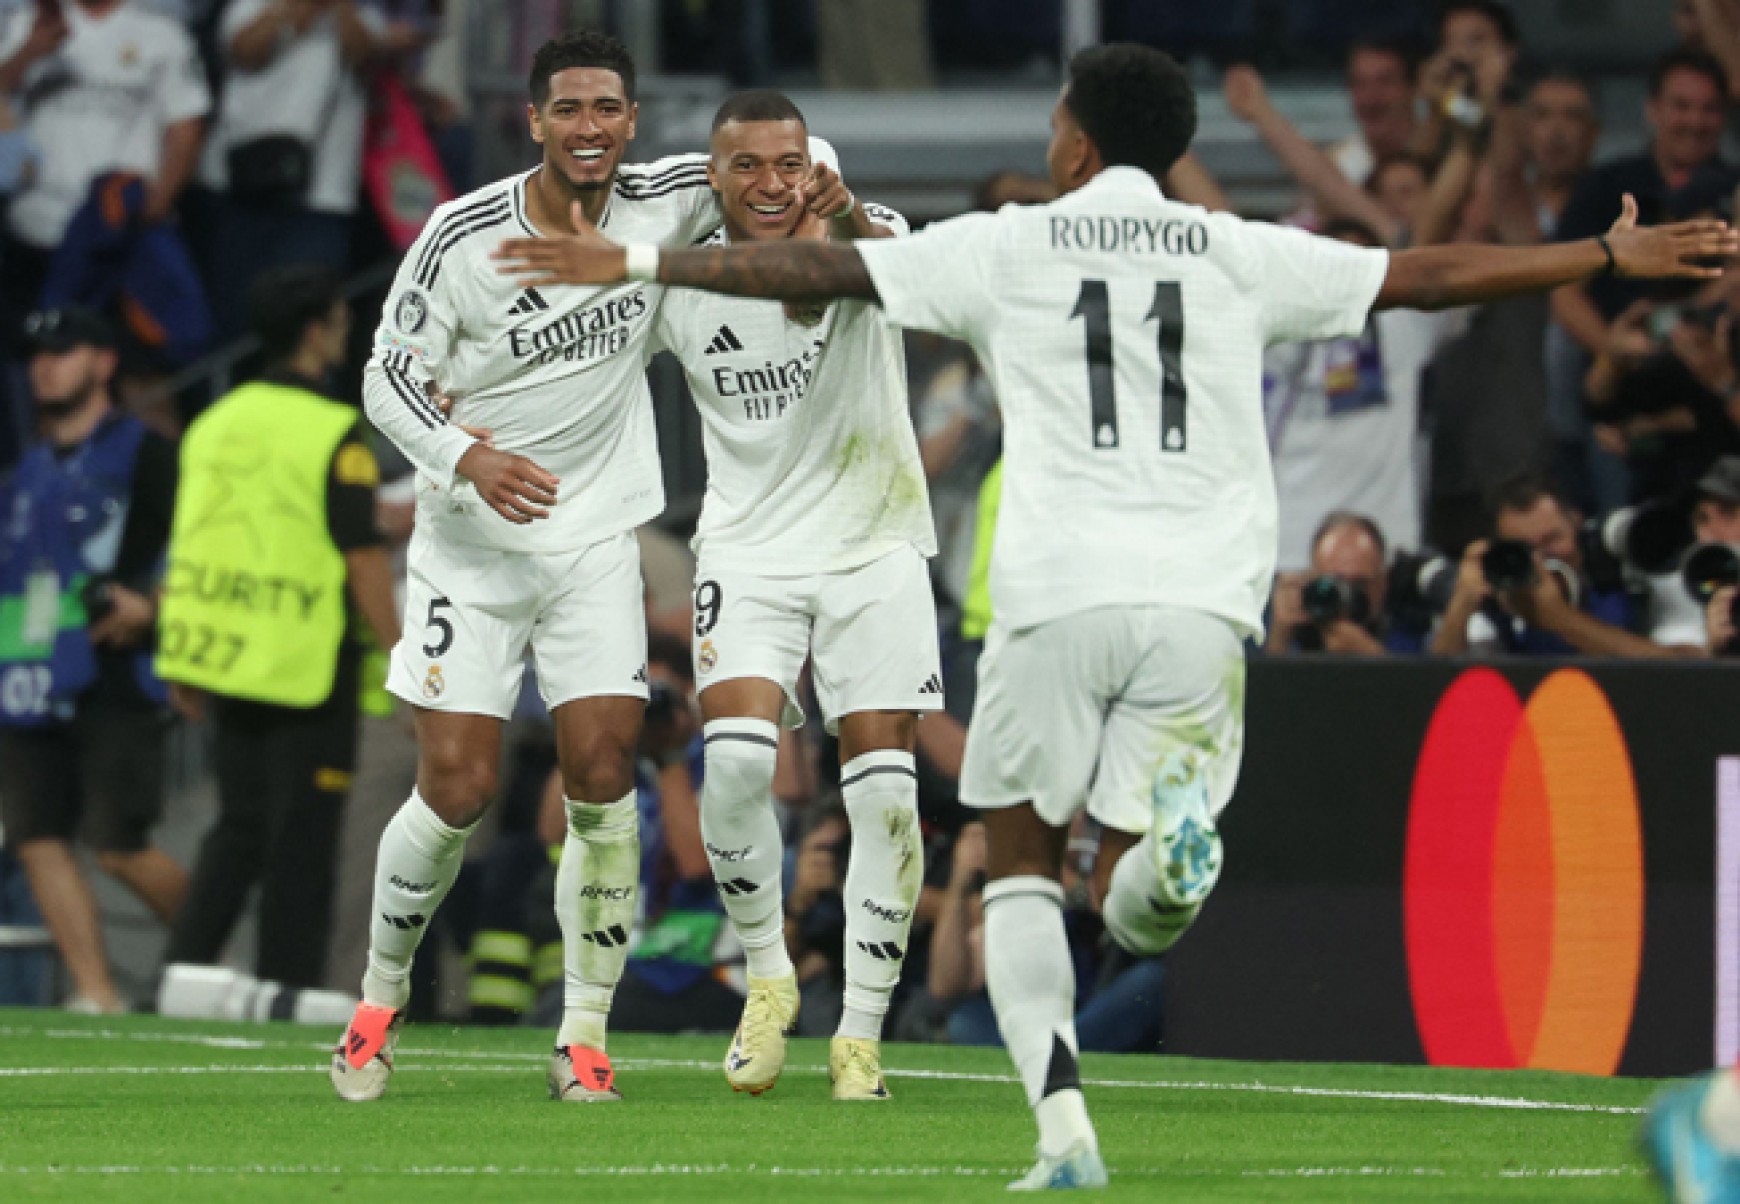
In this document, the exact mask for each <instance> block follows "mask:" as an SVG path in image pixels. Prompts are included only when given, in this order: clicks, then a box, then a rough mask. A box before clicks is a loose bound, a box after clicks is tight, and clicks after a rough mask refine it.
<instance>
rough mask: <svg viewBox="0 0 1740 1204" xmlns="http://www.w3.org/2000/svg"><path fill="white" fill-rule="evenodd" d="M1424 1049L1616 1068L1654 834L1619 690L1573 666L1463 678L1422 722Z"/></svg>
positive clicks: (1511, 1061)
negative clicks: (1617, 708)
mask: <svg viewBox="0 0 1740 1204" xmlns="http://www.w3.org/2000/svg"><path fill="white" fill-rule="evenodd" d="M1403 875H1404V877H1403V908H1404V911H1405V916H1404V920H1405V924H1404V927H1405V930H1406V936H1407V953H1408V982H1409V987H1410V989H1411V991H1412V993H1413V1002H1414V1018H1415V1022H1416V1024H1417V1025H1418V1027H1419V1031H1420V1041H1421V1044H1422V1045H1423V1046H1424V1048H1425V1051H1426V1059H1427V1061H1428V1062H1430V1063H1432V1064H1433V1065H1437V1066H1484V1067H1495V1068H1512V1067H1531V1068H1535V1069H1541V1070H1569V1071H1579V1072H1582V1073H1585V1074H1602V1075H1607V1074H1613V1073H1614V1072H1615V1071H1616V1070H1617V1069H1618V1066H1619V1059H1620V1056H1621V1054H1622V1053H1623V1051H1624V1048H1625V1039H1626V1035H1627V1033H1628V1032H1629V1031H1630V1029H1631V1017H1632V1010H1633V1006H1634V1004H1635V1002H1636V998H1637V981H1638V970H1639V967H1640V964H1641V962H1642V958H1643V891H1644V879H1643V836H1642V829H1641V825H1640V822H1639V818H1638V809H1637V787H1636V783H1635V781H1634V780H1633V777H1632V772H1631V758H1630V756H1629V755H1628V754H1627V752H1626V748H1625V738H1624V736H1623V734H1622V733H1621V731H1620V728H1619V723H1618V721H1617V720H1616V719H1615V718H1614V715H1613V708H1612V707H1611V706H1610V705H1609V704H1608V702H1607V698H1606V696H1605V695H1604V694H1602V692H1601V689H1600V687H1599V686H1597V685H1596V684H1595V682H1594V681H1593V680H1591V679H1590V677H1589V676H1588V675H1587V674H1585V673H1582V672H1580V671H1578V670H1575V669H1563V670H1560V671H1558V672H1556V673H1554V674H1552V675H1551V676H1550V677H1548V678H1547V679H1546V680H1545V681H1544V682H1542V683H1541V685H1540V687H1539V688H1538V689H1536V690H1535V692H1534V695H1533V696H1532V697H1531V698H1529V700H1528V702H1527V705H1524V703H1523V701H1522V700H1521V699H1520V698H1518V696H1517V693H1516V691H1515V690H1514V689H1512V688H1511V685H1510V683H1509V682H1507V681H1506V680H1505V679H1504V678H1503V677H1501V676H1499V675H1498V674H1497V673H1495V672H1493V671H1492V670H1490V669H1473V670H1470V671H1469V672H1467V673H1464V674H1463V675H1462V676H1461V677H1459V678H1457V679H1456V682H1455V684H1453V685H1452V686H1451V687H1450V689H1449V690H1448V691H1447V692H1446V693H1445V695H1444V697H1443V699H1442V700H1440V702H1439V704H1438V709H1437V711H1436V713H1435V714H1434V715H1433V717H1432V724H1431V727H1430V728H1429V729H1428V730H1427V732H1426V740H1425V746H1424V748H1423V749H1422V750H1421V753H1420V762H1419V766H1418V769H1417V770H1416V773H1415V777H1414V794H1413V803H1412V808H1411V810H1410V813H1409V819H1408V839H1407V852H1406V859H1405V864H1404V870H1403Z"/></svg>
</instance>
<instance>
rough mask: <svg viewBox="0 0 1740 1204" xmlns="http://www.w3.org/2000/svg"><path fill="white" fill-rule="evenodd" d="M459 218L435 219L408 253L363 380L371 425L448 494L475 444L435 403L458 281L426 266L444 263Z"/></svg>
mask: <svg viewBox="0 0 1740 1204" xmlns="http://www.w3.org/2000/svg"><path fill="white" fill-rule="evenodd" d="M455 217H456V215H454V214H448V215H447V216H446V218H445V219H444V218H443V214H442V212H441V211H437V213H436V215H435V217H433V218H431V219H430V221H429V224H428V226H426V227H425V228H424V230H423V233H422V235H420V236H419V237H418V239H417V241H416V243H414V244H413V245H412V247H411V249H410V250H409V251H408V252H406V254H405V259H404V262H403V263H402V264H400V266H399V274H398V277H397V278H396V279H395V280H394V281H393V288H392V291H391V292H390V293H389V294H388V295H387V304H386V308H385V310H384V311H383V312H382V314H381V324H380V326H379V327H377V328H376V330H375V345H374V353H373V354H372V355H371V356H370V357H369V363H368V368H367V369H366V370H365V371H364V373H363V409H364V411H365V412H366V413H367V414H368V416H369V421H371V422H373V423H374V424H375V425H376V426H377V427H379V428H380V430H381V433H382V434H384V435H386V436H387V438H389V439H391V440H392V441H393V444H394V445H395V446H396V447H397V448H398V449H399V450H400V451H401V452H403V453H404V454H405V458H406V459H408V460H409V461H411V463H413V464H415V465H416V466H417V467H418V469H420V470H421V471H422V472H423V473H424V474H425V475H427V476H429V477H431V478H433V479H434V480H436V481H439V482H440V483H441V484H442V485H443V486H448V485H451V484H452V482H453V474H454V468H455V466H456V465H457V464H458V463H459V458H460V457H461V456H463V455H464V454H465V453H466V451H467V449H469V448H470V447H471V445H472V443H473V442H474V440H473V439H472V437H471V436H470V435H468V434H466V433H465V432H464V431H462V430H460V429H459V428H458V427H456V426H454V425H452V424H451V423H449V422H448V421H447V417H446V415H444V414H442V412H441V410H440V408H439V407H437V406H436V405H435V403H434V402H433V401H432V400H431V399H430V397H429V393H430V385H431V382H440V381H441V380H442V368H443V366H444V365H445V364H446V363H447V360H448V357H449V355H450V354H451V351H452V344H453V337H454V332H455V330H456V329H457V328H458V322H457V319H456V316H455V314H454V311H453V306H452V302H451V300H450V290H451V288H452V287H453V285H452V283H451V282H452V280H453V275H454V274H453V273H440V272H432V271H430V270H429V268H428V264H429V263H430V262H432V261H434V262H438V261H439V258H440V252H441V242H440V240H441V238H442V236H443V230H444V229H445V228H446V227H447V226H448V225H449V223H450V222H451V221H452V220H454V218H455ZM446 383H448V384H451V382H446Z"/></svg>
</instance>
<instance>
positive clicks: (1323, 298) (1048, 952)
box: [519, 45, 1740, 1190]
mask: <svg viewBox="0 0 1740 1204" xmlns="http://www.w3.org/2000/svg"><path fill="white" fill-rule="evenodd" d="M1195 127H1196V102H1195V96H1194V95H1193V93H1192V92H1191V89H1190V84H1189V82H1188V80H1187V79H1186V77H1185V75H1184V73H1183V72H1182V71H1181V70H1180V69H1179V68H1178V66H1177V64H1175V63H1174V62H1173V61H1172V60H1171V59H1169V58H1167V57H1166V56H1165V55H1164V54H1162V53H1160V52H1159V51H1156V50H1152V49H1149V48H1146V47H1141V46H1132V45H1112V46H1098V47H1094V48H1091V49H1089V50H1086V51H1083V52H1082V53H1080V54H1079V55H1077V56H1076V58H1075V59H1074V60H1073V61H1072V62H1071V64H1070V79H1069V82H1068V83H1067V85H1066V86H1065V89H1064V92H1063V95H1062V96H1061V97H1060V99H1059V102H1058V105H1057V107H1056V109H1055V110H1054V111H1053V114H1052V140H1051V145H1050V148H1049V150H1048V153H1047V161H1048V164H1049V166H1050V170H1051V177H1052V180H1053V181H1054V182H1055V183H1056V184H1057V186H1058V189H1059V191H1060V193H1061V194H1063V195H1062V196H1061V198H1060V199H1059V200H1057V201H1055V202H1053V203H1051V204H1049V205H1041V206H1032V207H1017V206H1010V207H1007V208H1005V209H1003V210H1001V211H1000V212H998V213H996V214H975V215H971V216H967V217H961V218H956V219H954V220H952V221H946V222H939V223H937V224H936V225H934V226H932V227H930V228H929V229H927V230H926V231H924V232H923V233H921V234H918V235H915V236H913V237H911V238H904V239H888V240H881V241H876V242H862V243H858V244H855V245H854V246H851V247H843V246H838V245H829V244H817V243H808V242H790V241H788V242H782V243H773V244H757V245H755V246H752V247H730V248H708V249H701V248H690V249H685V250H679V251H664V252H661V251H659V250H657V249H655V248H652V247H629V248H626V249H625V248H621V247H617V246H615V245H614V244H613V243H611V242H610V241H609V240H608V239H607V238H604V237H603V236H601V235H599V234H598V233H597V232H595V231H584V230H583V231H581V232H580V233H579V234H578V235H576V236H575V237H573V238H567V239H561V240H556V242H555V243H553V244H552V245H550V246H547V247H544V248H542V252H541V254H540V255H539V256H536V257H532V256H528V257H525V258H524V259H522V260H521V261H519V262H520V263H521V264H522V265H523V266H524V267H525V268H527V269H539V270H528V272H527V277H528V278H530V279H533V280H546V279H564V280H575V281H608V280H618V279H622V278H624V277H625V276H633V277H635V278H644V279H649V280H657V281H659V282H660V283H663V284H666V285H679V286H687V287H695V288H709V289H714V290H717V291H721V292H731V293H738V294H744V295H749V296H759V297H778V298H783V299H785V300H788V301H795V302H803V301H817V300H822V299H828V298H838V297H855V298H860V299H872V298H874V299H877V300H879V301H880V303H881V304H882V306H883V309H884V311H885V312H886V313H887V314H888V316H889V317H890V318H891V319H892V320H894V321H895V322H896V323H898V324H900V325H903V326H913V327H917V328H921V329H926V330H933V331H937V332H939V333H943V334H949V335H954V336H956V337H959V338H964V339H966V340H967V341H968V342H970V343H972V344H973V347H974V349H975V350H976V351H977V352H978V355H979V359H980V362H981V363H983V364H984V365H985V369H986V372H987V373H988V374H989V376H990V379H991V381H992V384H993V386H994V389H995V392H996V394H997V397H998V400H999V401H1000V402H1001V404H1002V406H1003V421H1004V439H1005V443H1004V461H1003V464H1004V478H1003V480H1004V484H1003V500H1002V510H1001V514H1000V516H999V519H998V524H997V532H996V542H995V550H994V552H993V554H992V565H991V595H992V603H993V607H994V609H995V621H994V623H993V626H992V629H991V632H990V635H989V637H988V639H987V641H986V648H985V653H984V659H983V660H982V661H981V663H980V667H979V704H978V710H977V711H976V713H975V715H974V717H973V724H972V727H971V729H970V731H969V733H968V737H967V753H966V768H965V772H964V774H963V780H962V784H961V794H962V797H963V800H965V801H967V802H969V803H971V804H974V805H977V806H979V807H982V808H984V809H985V823H986V828H987V835H988V838H989V845H990V848H989V862H990V864H989V871H988V872H989V877H990V879H991V881H990V883H989V885H988V886H987V887H986V889H985V961H986V979H987V982H988V985H989V987H990V991H991V1001H992V1004H993V1006H994V1007H995V1008H996V1011H997V1018H998V1023H999V1025H1000V1027H1001V1029H1002V1032H1003V1037H1004V1041H1005V1043H1006V1044H1007V1046H1008V1048H1009V1052H1010V1054H1011V1055H1012V1056H1013V1058H1014V1060H1015V1063H1016V1065H1017V1067H1018V1068H1019V1070H1020V1073H1021V1078H1022V1081H1023V1084H1024V1086H1025V1087H1026V1089H1027V1095H1028V1100H1029V1103H1031V1104H1032V1105H1033V1109H1034V1113H1035V1117H1036V1119H1037V1121H1038V1125H1039V1161H1038V1163H1037V1165H1035V1167H1034V1168H1033V1170H1032V1172H1031V1173H1030V1174H1029V1175H1028V1176H1026V1177H1025V1178H1024V1179H1023V1180H1021V1181H1020V1182H1019V1183H1018V1184H1016V1185H1015V1186H1018V1187H1021V1188H1024V1189H1033V1190H1039V1189H1046V1188H1069V1187H1084V1186H1098V1185H1102V1184H1104V1183H1105V1181H1106V1177H1105V1167H1104V1164H1103V1163H1102V1162H1101V1160H1100V1156H1099V1151H1098V1141H1097V1138H1096V1137H1095V1135H1094V1130H1093V1126H1092V1124H1091V1123H1090V1122H1089V1120H1088V1115H1087V1108H1086V1104H1085V1102H1084V1101H1083V1098H1082V1094H1081V1087H1080V1081H1079V1078H1078V1075H1077V1071H1076V1041H1075V1028H1074V1023H1073V1020H1072V1009H1073V1004H1074V989H1073V982H1072V978H1073V976H1072V974H1071V971H1070V962H1069V957H1068V951H1067V947H1066V945H1065V943H1064V933H1063V919H1062V913H1061V909H1060V905H1061V902H1062V891H1061V889H1060V887H1059V885H1058V879H1059V871H1060V868H1061V865H1062V857H1063V852H1064V845H1065V837H1066V834H1067V829H1068V824H1069V821H1070V819H1071V818H1072V817H1073V816H1074V815H1076V814H1077V813H1078V812H1080V811H1081V810H1083V809H1084V808H1085V809H1086V810H1087V811H1088V813H1089V814H1090V815H1092V816H1093V817H1094V818H1096V819H1098V820H1099V821H1100V823H1101V825H1102V828H1103V830H1104V835H1103V837H1102V843H1101V849H1100V857H1099V863H1098V864H1097V865H1096V867H1095V875H1094V877H1095V883H1096V890H1097V893H1098V896H1099V897H1100V899H1101V901H1102V903H1101V906H1102V911H1103V913H1104V916H1105V919H1106V925H1107V928H1108V930H1109V931H1110V932H1111V933H1112V935H1113V936H1114V937H1115V938H1116V939H1117V940H1118V942H1119V943H1120V944H1121V945H1123V946H1124V947H1126V948H1127V949H1129V950H1130V951H1132V952H1134V953H1137V954H1140V955H1151V954H1156V953H1159V952H1161V951H1163V950H1164V949H1166V948H1168V947H1169V946H1170V945H1171V944H1172V943H1173V942H1174V941H1175V940H1176V939H1177V938H1178V936H1179V934H1180V933H1181V932H1182V930H1183V928H1184V927H1185V926H1186V925H1188V923H1189V921H1190V920H1191V919H1192V918H1193V917H1194V915H1195V914H1196V911H1197V910H1198V908H1200V906H1201V904H1202V900H1203V898H1204V897H1205V896H1206V894H1207V893H1208V890H1209V888H1211V887H1212V886H1213V884H1214V881H1215V878H1216V876H1217V875H1218V873H1219V868H1220V844H1219V837H1218V836H1217V835H1216V833H1215V829H1214V821H1215V817H1216V815H1217V814H1218V812H1219V810H1220V808H1221V807H1223V806H1224V805H1225V803H1226V800H1227V797H1228V795H1229V794H1230V792H1231V789H1232V784H1233V780H1234V778H1235V777H1236V775H1237V767H1238V757H1239V750H1240V745H1241V743H1242V728H1243V719H1242V711H1243V694H1244V672H1243V660H1242V649H1241V643H1242V640H1243V639H1244V638H1246V637H1248V636H1251V635H1254V634H1255V633H1256V632H1257V631H1258V630H1259V629H1260V626H1261V621H1262V620H1261V611H1262V606H1263V601H1264V598H1265V597H1266V595H1267V592H1268V589H1269V582H1270V580H1271V575H1272V571H1273V567H1274V561H1275V530H1276V518H1275V495H1274V483H1273V478H1272V474H1271V471H1270V467H1269V461H1268V454H1267V449H1266V446H1265V440H1264V434H1263V412H1262V352H1263V348H1264V346H1265V345H1267V344H1270V343H1274V342H1279V341H1283V340H1288V339H1322V338H1332V337H1338V336H1347V335H1352V334H1356V333H1358V331H1359V330H1360V329H1361V327H1362V326H1363V324H1364V322H1365V319H1366V314H1367V312H1368V311H1369V310H1371V309H1373V308H1380V309H1381V308H1388V307H1392V306H1403V307H1411V308H1418V309H1440V308H1447V307H1451V306H1457V305H1467V304H1472V303H1475V302H1479V301H1485V300H1491V299H1494V298H1497V297H1503V296H1509V295H1512V294H1516V293H1523V292H1532V291H1542V290H1546V289H1550V288H1555V287H1558V286H1560V285H1564V284H1568V283H1571V282H1574V281H1578V280H1583V279H1587V278H1589V277H1591V276H1594V275H1597V274H1599V273H1601V272H1603V271H1615V272H1618V273H1620V274H1622V275H1626V276H1667V277H1687V278H1708V277H1713V276H1715V275H1717V274H1719V271H1720V269H1719V268H1716V267H1712V266H1709V265H1708V264H1707V262H1706V260H1707V258H1708V257H1728V256H1732V255H1734V254H1735V252H1736V251H1737V250H1740V238H1737V237H1736V236H1735V234H1734V233H1733V232H1732V231H1730V230H1729V229H1728V228H1727V227H1726V226H1725V225H1723V224H1722V223H1720V222H1692V223H1686V224H1683V225H1679V226H1671V227H1667V228H1664V229H1658V230H1645V229H1639V228H1638V227H1637V225H1636V210H1635V207H1634V206H1632V205H1629V204H1628V205H1627V207H1626V212H1625V213H1624V214H1623V215H1622V216H1621V217H1620V219H1619V220H1618V221H1617V222H1616V223H1615V224H1614V226H1613V228H1612V229H1611V230H1610V231H1609V232H1608V234H1607V235H1606V236H1604V237H1603V238H1600V239H1588V240H1585V241H1583V242H1573V243H1559V244H1554V245H1550V246H1542V247H1518V248H1509V247H1483V246H1473V245H1459V246H1455V247H1433V248H1421V249H1417V250H1408V251H1399V252H1395V253H1390V252H1387V251H1383V250H1371V249H1366V248H1360V247H1353V246H1348V245H1345V244H1339V243H1335V242H1331V241H1328V240H1325V239H1319V238H1316V237H1314V236H1312V235H1309V234H1305V233H1303V232H1300V231H1295V230H1285V229H1281V228H1279V227H1275V226H1271V225H1266V224H1264V223H1259V222H1245V221H1241V220H1240V219H1238V218H1236V217H1233V216H1231V215H1229V214H1211V213H1208V212H1207V211H1205V210H1202V209H1199V208H1196V207H1194V206H1190V205H1183V204H1179V203H1177V202H1174V201H1171V200H1168V199H1167V198H1166V197H1165V196H1163V195H1162V194H1161V192H1160V188H1159V184H1158V182H1157V181H1159V180H1160V179H1162V178H1164V176H1165V174H1166V171H1167V169H1168V168H1169V167H1171V166H1172V164H1173V163H1174V162H1175V161H1176V160H1177V159H1178V158H1179V156H1181V155H1183V154H1184V153H1185V151H1186V149H1187V148H1188V146H1189V144H1190V140H1191V137H1192V136H1193V134H1194V132H1195Z"/></svg>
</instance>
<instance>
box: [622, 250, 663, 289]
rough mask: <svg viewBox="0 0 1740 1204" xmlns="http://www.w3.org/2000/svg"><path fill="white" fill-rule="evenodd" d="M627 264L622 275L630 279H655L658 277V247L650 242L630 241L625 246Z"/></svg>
mask: <svg viewBox="0 0 1740 1204" xmlns="http://www.w3.org/2000/svg"><path fill="white" fill-rule="evenodd" d="M625 249H626V251H627V252H628V266H627V270H626V271H625V272H624V275H626V276H627V277H628V279H630V280H647V281H655V282H656V281H657V280H658V278H659V249H658V248H657V247H655V246H653V245H652V244H651V243H644V242H637V243H630V244H629V245H628V247H627V248H625Z"/></svg>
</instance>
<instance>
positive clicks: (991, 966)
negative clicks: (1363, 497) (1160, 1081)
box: [985, 877, 1099, 1157]
mask: <svg viewBox="0 0 1740 1204" xmlns="http://www.w3.org/2000/svg"><path fill="white" fill-rule="evenodd" d="M985 985H986V986H987V987H989V988H990V991H991V1006H992V1008H994V1009H995V1010H996V1013H997V1027H998V1029H999V1030H1001V1032H1002V1034H1003V1044H1004V1045H1005V1046H1007V1047H1008V1050H1009V1055H1010V1057H1012V1058H1014V1059H1015V1069H1016V1070H1017V1071H1019V1072H1020V1074H1021V1083H1022V1085H1023V1086H1024V1087H1026V1089H1027V1102H1028V1103H1029V1104H1030V1105H1032V1107H1033V1115H1034V1118H1035V1119H1036V1120H1037V1121H1038V1122H1039V1152H1040V1153H1041V1154H1042V1155H1046V1156H1051V1157H1055V1156H1057V1155H1059V1154H1063V1153H1065V1152H1067V1151H1068V1150H1069V1148H1070V1147H1071V1146H1073V1145H1075V1144H1076V1143H1078V1142H1082V1141H1085V1142H1087V1143H1088V1145H1090V1146H1092V1147H1093V1148H1095V1149H1097V1148H1098V1147H1099V1140H1098V1138H1097V1137H1096V1136H1095V1135H1094V1127H1093V1122H1091V1121H1090V1120H1088V1114H1087V1102H1086V1101H1085V1100H1084V1099H1083V1098H1082V1094H1081V1079H1080V1076H1079V1074H1078V1072H1077V1070H1076V1054H1077V1050H1078V1046H1077V1045H1076V1040H1075V969H1074V967H1073V966H1072V965H1071V963H1070V960H1069V942H1068V939H1067V938H1066V937H1065V936H1064V931H1063V888H1062V887H1061V886H1059V885H1058V884H1057V883H1056V882H1053V881H1052V880H1051V879H1049V878H1037V877H1023V878H1000V879H998V880H997V881H995V882H992V883H990V884H989V885H988V886H986V887H985Z"/></svg>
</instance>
